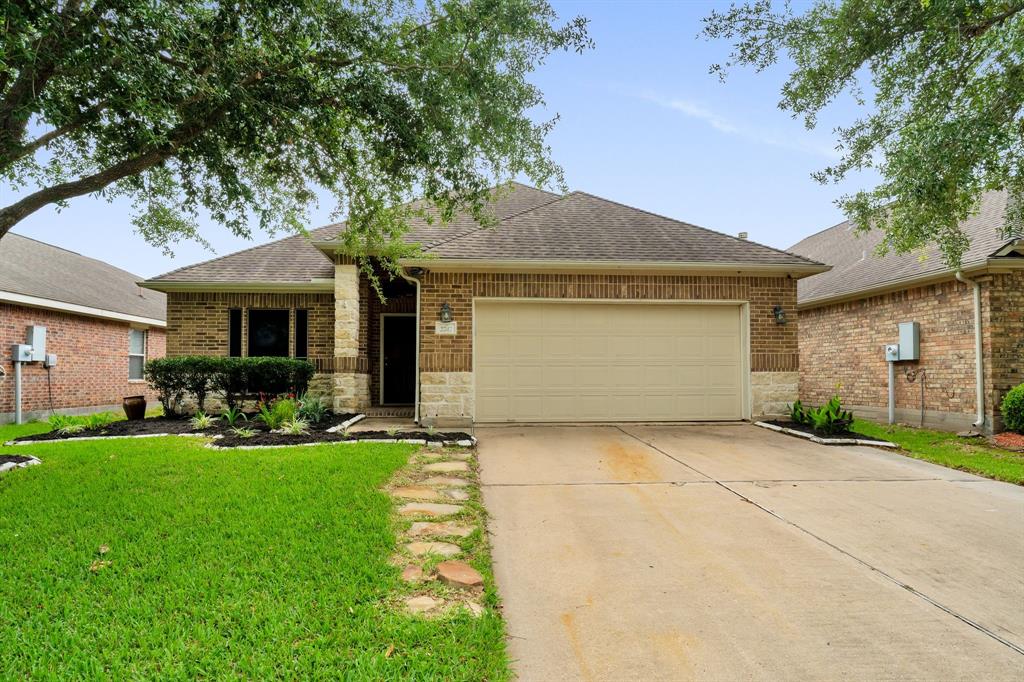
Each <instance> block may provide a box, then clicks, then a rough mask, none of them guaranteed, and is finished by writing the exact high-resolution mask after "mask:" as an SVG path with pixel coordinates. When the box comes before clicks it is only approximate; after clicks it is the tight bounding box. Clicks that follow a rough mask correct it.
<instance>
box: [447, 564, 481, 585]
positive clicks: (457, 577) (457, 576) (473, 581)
mask: <svg viewBox="0 0 1024 682" xmlns="http://www.w3.org/2000/svg"><path fill="white" fill-rule="evenodd" d="M437 574H438V575H439V576H441V580H443V581H445V582H446V583H448V584H449V585H451V586H453V587H479V586H480V585H483V584H484V577H483V576H482V575H480V574H479V573H478V572H477V570H476V569H475V568H473V567H472V566H470V565H469V564H467V563H466V562H464V561H442V562H441V563H439V564H438V565H437Z"/></svg>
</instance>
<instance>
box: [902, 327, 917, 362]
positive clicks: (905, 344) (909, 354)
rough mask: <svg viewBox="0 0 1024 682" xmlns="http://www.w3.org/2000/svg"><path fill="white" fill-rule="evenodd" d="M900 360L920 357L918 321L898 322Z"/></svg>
mask: <svg viewBox="0 0 1024 682" xmlns="http://www.w3.org/2000/svg"><path fill="white" fill-rule="evenodd" d="M899 327H900V360H920V359H921V325H920V323H918V322H900V325H899Z"/></svg>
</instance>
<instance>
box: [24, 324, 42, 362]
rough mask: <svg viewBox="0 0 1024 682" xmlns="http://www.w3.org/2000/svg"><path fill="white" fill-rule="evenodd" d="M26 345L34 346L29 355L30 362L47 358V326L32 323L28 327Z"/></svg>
mask: <svg viewBox="0 0 1024 682" xmlns="http://www.w3.org/2000/svg"><path fill="white" fill-rule="evenodd" d="M26 345H29V346H31V347H32V351H31V352H30V355H29V362H42V361H43V360H45V359H46V327H44V326H42V325H35V324H34V325H32V326H31V327H29V328H28V339H27V343H26Z"/></svg>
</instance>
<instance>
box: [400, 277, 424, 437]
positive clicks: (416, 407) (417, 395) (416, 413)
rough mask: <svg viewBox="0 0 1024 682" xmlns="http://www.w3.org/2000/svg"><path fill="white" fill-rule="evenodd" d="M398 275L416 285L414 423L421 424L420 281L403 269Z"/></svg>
mask: <svg viewBox="0 0 1024 682" xmlns="http://www.w3.org/2000/svg"><path fill="white" fill-rule="evenodd" d="M398 274H399V275H401V276H402V279H404V280H405V281H407V282H412V283H413V284H415V285H416V370H415V371H416V385H415V392H416V393H415V397H414V402H413V405H414V406H413V417H412V418H413V421H414V422H416V423H417V424H419V423H420V281H419V280H418V279H416V278H415V277H413V276H412V275H407V274H406V273H405V269H404V268H401V269H399V271H398Z"/></svg>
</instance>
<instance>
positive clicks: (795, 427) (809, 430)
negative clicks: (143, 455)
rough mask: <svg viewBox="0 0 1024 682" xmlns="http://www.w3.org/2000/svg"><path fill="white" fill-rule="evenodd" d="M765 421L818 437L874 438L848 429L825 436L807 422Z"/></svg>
mask: <svg viewBox="0 0 1024 682" xmlns="http://www.w3.org/2000/svg"><path fill="white" fill-rule="evenodd" d="M766 423H768V424H773V425H775V426H781V427H782V428H784V429H793V430H794V431H800V432H802V433H809V434H811V435H812V436H818V437H819V438H864V439H867V440H874V438H869V437H868V436H865V435H864V434H861V433H857V432H856V431H850V430H848V429H843V430H842V431H837V432H836V433H832V434H829V435H827V436H826V435H825V434H822V433H818V432H817V431H815V430H814V428H813V427H811V426H808V425H807V424H798V423H796V422H790V421H778V420H775V419H771V420H769V421H768V422H766Z"/></svg>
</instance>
